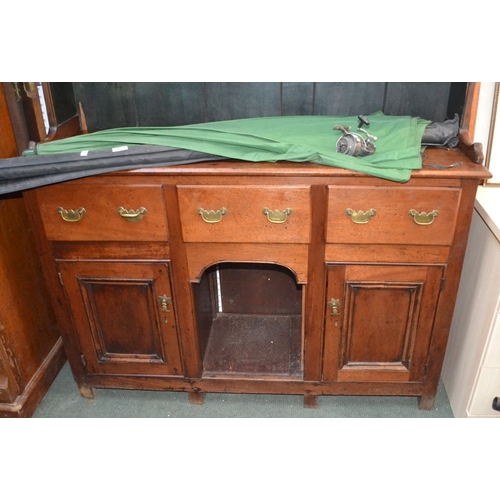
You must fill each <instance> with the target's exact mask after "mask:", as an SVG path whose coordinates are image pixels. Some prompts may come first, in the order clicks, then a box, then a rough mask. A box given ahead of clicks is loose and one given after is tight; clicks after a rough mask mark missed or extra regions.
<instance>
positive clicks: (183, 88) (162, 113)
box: [135, 82, 207, 127]
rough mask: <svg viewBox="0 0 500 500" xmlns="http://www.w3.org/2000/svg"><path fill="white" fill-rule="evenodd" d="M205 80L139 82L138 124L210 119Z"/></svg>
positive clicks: (137, 96)
mask: <svg viewBox="0 0 500 500" xmlns="http://www.w3.org/2000/svg"><path fill="white" fill-rule="evenodd" d="M204 91H205V87H204V84H203V83H197V82H194V83H157V82H145V83H136V84H135V106H136V108H137V119H138V123H139V124H140V125H141V126H144V127H171V126H177V125H188V124H191V123H201V122H206V121H207V120H206V107H205V92H204Z"/></svg>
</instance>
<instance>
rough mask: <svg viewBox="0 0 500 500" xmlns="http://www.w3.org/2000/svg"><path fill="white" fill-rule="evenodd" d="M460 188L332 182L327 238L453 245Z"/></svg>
mask: <svg viewBox="0 0 500 500" xmlns="http://www.w3.org/2000/svg"><path fill="white" fill-rule="evenodd" d="M460 192H461V190H460V189H458V188H457V189H454V188H447V189H442V188H410V187H408V188H405V187H395V188H385V187H354V186H353V187H350V186H349V187H338V186H329V202H328V224H327V242H328V243H352V244H356V243H363V244H371V243H373V244H377V243H386V244H387V243H389V244H411V245H450V244H451V242H452V240H453V234H454V231H455V224H456V219H457V213H458V205H459V201H460Z"/></svg>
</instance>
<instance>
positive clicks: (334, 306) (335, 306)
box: [326, 299, 340, 316]
mask: <svg viewBox="0 0 500 500" xmlns="http://www.w3.org/2000/svg"><path fill="white" fill-rule="evenodd" d="M326 304H327V305H328V307H329V308H330V309H331V310H332V316H340V313H339V307H340V300H339V299H331V300H329V301H328V302H327V303H326Z"/></svg>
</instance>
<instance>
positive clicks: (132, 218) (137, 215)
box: [116, 207, 148, 222]
mask: <svg viewBox="0 0 500 500" xmlns="http://www.w3.org/2000/svg"><path fill="white" fill-rule="evenodd" d="M116 211H117V212H118V213H119V214H120V215H121V216H122V217H123V218H124V219H125V220H126V221H128V222H139V221H140V220H141V219H142V218H143V217H144V216H145V215H146V214H147V213H148V211H147V210H146V209H145V208H144V207H140V208H138V209H137V210H133V209H132V208H131V209H130V210H127V209H126V208H123V207H118V208H117V209H116Z"/></svg>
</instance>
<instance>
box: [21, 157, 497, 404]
mask: <svg viewBox="0 0 500 500" xmlns="http://www.w3.org/2000/svg"><path fill="white" fill-rule="evenodd" d="M426 161H427V163H432V164H438V165H450V164H452V163H455V162H463V163H462V165H461V166H459V167H456V168H450V169H440V168H425V169H423V170H421V171H416V172H414V174H413V176H412V178H411V180H410V181H409V182H408V183H405V184H398V183H394V182H391V181H385V180H382V179H378V178H375V177H368V176H366V175H362V174H358V173H354V172H350V171H347V170H343V169H337V168H329V167H321V166H317V165H312V164H296V163H275V164H273V163H245V162H235V161H230V160H227V161H222V162H214V163H208V162H207V163H199V164H192V165H184V166H177V167H169V168H147V169H144V168H143V169H138V170H133V171H125V172H119V173H113V174H106V175H99V176H94V177H88V178H85V179H80V180H76V181H70V182H66V183H61V184H57V185H52V186H47V187H42V188H38V189H36V190H32V191H30V192H26V193H25V199H26V201H27V203H28V209H29V214H30V219H31V222H32V224H33V227H34V229H35V233H36V237H37V241H38V245H39V250H40V255H41V258H42V259H43V264H44V269H45V273H46V280H47V282H48V284H49V288H50V293H51V296H52V301H53V305H54V308H55V310H56V314H57V317H58V322H59V325H60V327H61V329H62V330H63V331H64V342H65V347H66V351H67V354H68V358H69V361H70V364H71V368H72V371H73V374H74V377H75V380H76V382H77V384H78V387H79V389H80V392H81V394H82V395H83V396H85V397H89V398H91V397H93V395H94V391H95V389H97V388H124V389H147V390H173V391H187V392H188V394H189V398H190V400H191V402H193V403H202V402H203V397H204V394H205V393H206V392H236V393H275V394H301V395H304V402H305V405H306V406H309V407H314V406H316V405H317V396H318V395H405V396H418V397H419V407H420V408H421V409H430V408H432V407H433V404H434V399H435V394H436V389H437V384H438V380H439V376H440V372H441V366H442V362H443V357H444V353H445V348H446V342H447V338H448V332H449V329H450V324H451V320H452V315H453V308H454V303H455V298H456V294H457V288H458V284H459V280H460V272H461V268H462V262H463V257H464V252H465V248H466V243H467V237H468V232H469V226H470V221H471V216H472V211H473V205H474V197H475V193H476V188H477V186H478V183H480V182H481V180H482V179H484V178H487V177H488V176H489V174H488V172H487V170H486V169H484V167H482V166H480V165H476V164H474V163H471V162H470V161H468V160H467V158H466V157H465V156H463V155H462V153H460V152H459V151H441V150H429V151H427V160H426Z"/></svg>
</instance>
